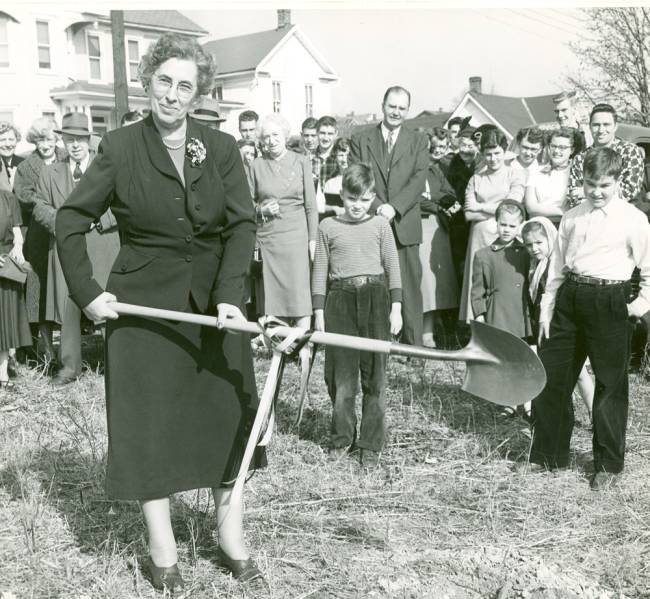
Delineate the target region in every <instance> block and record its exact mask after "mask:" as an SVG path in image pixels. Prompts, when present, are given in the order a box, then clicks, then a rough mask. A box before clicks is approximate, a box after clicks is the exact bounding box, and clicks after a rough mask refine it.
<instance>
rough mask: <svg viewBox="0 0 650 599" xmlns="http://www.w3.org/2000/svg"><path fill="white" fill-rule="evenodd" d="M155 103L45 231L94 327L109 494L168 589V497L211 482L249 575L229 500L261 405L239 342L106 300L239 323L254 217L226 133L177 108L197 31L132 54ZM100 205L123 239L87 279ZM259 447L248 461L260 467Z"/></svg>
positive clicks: (225, 535) (205, 81)
mask: <svg viewBox="0 0 650 599" xmlns="http://www.w3.org/2000/svg"><path fill="white" fill-rule="evenodd" d="M139 72H140V79H141V81H142V84H143V87H144V89H145V90H146V92H147V94H148V97H149V101H150V106H151V114H150V115H149V116H148V117H147V118H146V119H145V120H143V121H141V122H139V123H136V124H134V125H132V126H130V127H124V128H122V129H117V130H115V131H111V132H110V133H108V134H107V135H106V136H105V137H104V138H103V140H102V143H101V145H100V147H99V152H98V155H97V158H96V159H95V161H94V162H93V163H92V165H91V166H90V167H89V168H88V170H87V171H86V173H85V174H84V176H83V177H82V179H81V181H80V182H79V184H78V185H77V187H76V188H75V190H74V191H73V193H72V194H71V195H70V197H69V199H68V201H67V202H66V203H65V205H64V206H63V207H62V208H61V209H60V210H59V212H58V215H57V220H56V235H57V243H58V248H59V254H60V259H61V265H62V267H63V271H64V274H65V277H66V280H67V283H68V286H69V289H70V293H71V296H72V298H73V299H74V301H75V302H76V303H77V304H78V305H79V306H80V307H82V308H83V309H84V311H85V312H86V314H87V315H88V316H89V317H90V318H91V319H93V320H102V319H109V324H108V327H107V335H106V403H107V414H108V437H109V445H108V471H107V478H106V488H107V493H108V495H109V496H110V497H111V498H114V499H132V500H134V499H135V500H139V501H140V502H141V505H142V510H143V514H144V520H145V523H146V526H147V531H148V536H149V551H150V560H149V561H148V563H147V574H148V575H149V577H150V578H151V581H152V583H153V585H154V586H155V587H156V588H159V589H163V588H167V589H168V590H170V591H174V592H176V591H178V590H180V589H182V588H183V586H184V581H183V579H182V577H181V574H180V572H179V570H178V567H177V551H176V543H175V539H174V534H173V531H172V527H171V519H170V511H169V510H170V505H169V503H170V502H169V496H170V495H171V494H173V493H177V492H180V491H186V490H190V489H196V488H200V487H211V488H212V490H213V493H214V498H215V504H216V515H217V524H218V532H219V547H218V549H217V553H218V556H219V561H220V562H221V564H222V566H224V567H225V568H227V569H228V570H230V571H231V572H232V573H233V575H234V576H235V578H238V579H239V580H243V581H248V580H251V579H254V578H259V577H261V574H260V572H259V570H258V569H257V567H256V565H255V563H254V562H253V560H252V559H251V558H250V555H249V553H248V550H247V548H246V545H245V542H244V535H243V530H242V516H243V505H242V503H241V501H233V502H231V501H230V499H231V491H230V486H229V485H230V483H231V482H232V481H233V479H234V478H235V477H236V475H237V471H238V468H239V465H240V462H241V459H242V454H243V450H244V447H245V445H246V438H247V431H248V429H249V428H250V425H251V422H252V419H253V418H254V415H255V410H256V407H257V393H256V387H255V379H254V375H253V366H252V358H251V354H250V343H249V341H248V339H247V338H246V337H245V336H243V335H226V334H224V333H223V332H222V331H219V330H216V329H209V328H207V327H199V326H197V325H192V324H187V323H172V322H169V321H163V320H153V321H152V320H146V319H143V318H140V317H137V316H122V317H120V318H119V319H117V320H115V319H116V318H117V316H118V315H117V313H116V312H115V311H114V310H113V309H112V308H111V302H112V301H115V299H116V298H117V299H118V300H120V301H124V302H132V303H135V304H141V305H145V306H151V307H155V308H167V309H171V310H179V311H183V312H187V313H195V314H206V313H215V312H216V313H218V319H219V321H220V322H221V323H225V322H226V321H240V320H241V321H243V320H244V319H243V316H242V313H241V311H240V306H241V305H242V303H243V300H244V280H245V276H246V270H247V267H248V264H249V262H250V257H251V256H252V253H253V246H254V243H255V226H256V225H255V218H254V211H253V204H252V202H251V199H250V195H249V192H248V184H247V181H246V176H245V173H244V168H243V166H242V162H241V159H240V156H239V151H238V149H237V144H236V143H235V140H234V139H233V138H232V137H231V136H229V135H227V134H225V133H221V132H219V131H214V130H211V129H208V128H206V127H203V126H201V125H199V124H197V123H195V122H194V121H192V119H188V118H187V113H188V111H189V110H190V109H191V108H192V107H193V106H195V105H196V103H197V102H198V101H199V99H200V98H201V96H203V95H205V94H207V93H208V92H209V90H210V88H211V87H212V84H213V81H214V72H215V65H214V62H213V59H212V57H211V56H210V55H208V54H206V53H205V52H204V51H203V50H202V48H201V47H200V46H199V45H198V44H197V43H196V41H194V40H191V39H189V38H184V37H181V36H179V35H176V34H164V35H163V36H162V37H161V38H160V39H158V41H157V42H155V43H154V44H152V46H151V47H150V49H149V51H148V52H147V54H146V55H145V56H144V57H143V58H142V61H141V64H140V69H139ZM109 207H110V208H111V209H112V211H113V214H114V215H115V218H116V219H117V222H118V225H119V229H120V234H121V238H122V248H121V251H120V253H119V256H118V258H117V260H116V262H115V264H114V266H113V269H112V272H111V276H110V278H109V280H108V284H107V291H104V290H102V289H101V287H99V285H98V284H97V283H96V282H95V280H94V279H93V273H92V269H91V264H90V261H89V259H88V254H87V251H86V241H85V234H86V232H87V231H88V230H90V227H91V225H92V223H93V222H95V220H96V219H97V218H98V216H99V215H101V214H102V213H103V212H105V211H106V209H107V208H109ZM264 461H265V459H264V455H263V453H262V452H257V454H256V456H255V458H254V459H253V462H252V465H251V468H252V469H254V468H256V467H260V466H262V465H264Z"/></svg>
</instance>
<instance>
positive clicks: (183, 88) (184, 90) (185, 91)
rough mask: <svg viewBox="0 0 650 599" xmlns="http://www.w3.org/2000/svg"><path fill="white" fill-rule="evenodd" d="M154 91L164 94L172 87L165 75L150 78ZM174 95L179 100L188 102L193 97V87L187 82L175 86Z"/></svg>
mask: <svg viewBox="0 0 650 599" xmlns="http://www.w3.org/2000/svg"><path fill="white" fill-rule="evenodd" d="M152 81H153V85H154V90H155V91H157V92H158V93H160V94H166V93H167V92H168V91H169V90H170V89H171V87H172V80H171V79H170V78H169V77H167V76H165V75H154V77H153V78H152ZM176 94H177V95H178V98H179V99H181V100H189V99H190V98H191V97H192V96H193V95H194V86H193V85H192V84H191V83H188V82H187V81H181V82H179V83H177V84H176Z"/></svg>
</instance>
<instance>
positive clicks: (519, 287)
mask: <svg viewBox="0 0 650 599" xmlns="http://www.w3.org/2000/svg"><path fill="white" fill-rule="evenodd" d="M529 264H530V261H529V257H528V252H527V251H526V248H525V247H524V244H523V243H521V242H520V241H519V240H517V239H515V240H514V241H513V242H512V243H511V244H510V245H508V246H505V247H504V246H502V245H500V244H499V243H498V242H495V243H493V244H492V245H490V246H488V247H486V248H483V249H480V250H478V251H477V252H476V254H474V268H473V269H472V277H473V278H472V289H471V302H472V311H473V312H474V314H476V315H477V316H478V315H479V314H485V322H486V323H487V324H489V325H492V326H494V327H497V328H498V329H502V330H504V331H508V332H509V333H512V334H513V335H516V336H517V337H521V338H522V339H523V338H526V337H529V336H530V335H531V333H532V328H531V324H530V317H529V314H528V304H529V296H528V283H527V281H528V266H529Z"/></svg>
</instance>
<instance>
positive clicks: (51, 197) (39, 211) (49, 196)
mask: <svg viewBox="0 0 650 599" xmlns="http://www.w3.org/2000/svg"><path fill="white" fill-rule="evenodd" d="M93 156H94V155H93V153H91V154H90V162H89V165H90V164H92V159H93ZM74 186H75V185H74V181H73V179H72V173H71V171H70V162H69V158H66V159H65V160H63V161H62V162H55V163H54V164H51V165H49V166H46V167H45V168H43V169H42V170H41V174H40V177H39V181H38V191H37V193H36V195H35V196H34V198H33V199H34V207H33V211H32V219H33V221H34V222H36V223H37V224H38V225H40V226H42V227H44V228H45V229H47V231H48V232H49V233H50V238H49V248H48V255H47V275H46V281H47V290H46V293H45V320H51V321H53V322H58V323H59V324H60V323H62V322H63V312H64V307H65V303H66V302H67V301H69V297H68V296H69V292H68V286H67V285H66V282H65V278H64V276H63V271H62V270H61V263H60V262H59V256H58V251H57V247H56V241H55V226H54V222H55V218H56V214H57V211H58V210H59V209H60V208H61V206H63V204H64V202H65V201H66V200H67V199H68V197H69V196H70V194H71V193H72V190H73V189H74ZM97 223H99V225H100V226H99V227H97V226H96V225H97ZM91 226H92V230H91ZM99 231H101V233H100V232H99ZM86 232H87V233H86V242H87V246H88V253H89V256H90V261H91V262H92V267H93V272H94V273H95V276H96V278H97V280H98V281H100V284H102V285H106V280H107V279H108V274H109V272H110V269H111V267H112V265H113V262H114V261H115V258H116V256H117V254H118V252H119V250H120V238H119V234H118V232H117V228H116V222H115V219H114V217H113V215H112V214H111V212H110V210H104V211H103V212H102V213H101V214H100V215H99V216H97V217H96V218H94V219H93V220H92V221H91V222H90V223H89V224H88V227H87V228H86Z"/></svg>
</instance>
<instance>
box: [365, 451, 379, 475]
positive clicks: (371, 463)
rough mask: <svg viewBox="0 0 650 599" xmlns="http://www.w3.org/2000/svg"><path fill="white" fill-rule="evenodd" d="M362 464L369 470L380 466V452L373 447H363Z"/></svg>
mask: <svg viewBox="0 0 650 599" xmlns="http://www.w3.org/2000/svg"><path fill="white" fill-rule="evenodd" d="M361 465H362V466H363V467H364V468H367V469H368V470H372V469H374V468H377V466H379V452H378V451H373V450H372V449H362V450H361Z"/></svg>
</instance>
